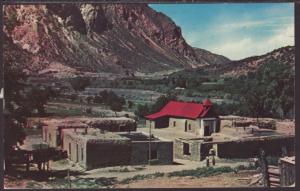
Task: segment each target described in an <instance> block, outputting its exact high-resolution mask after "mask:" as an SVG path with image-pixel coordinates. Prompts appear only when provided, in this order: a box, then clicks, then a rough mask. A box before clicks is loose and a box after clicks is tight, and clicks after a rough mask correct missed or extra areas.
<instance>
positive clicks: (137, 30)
mask: <svg viewBox="0 0 300 191" xmlns="http://www.w3.org/2000/svg"><path fill="white" fill-rule="evenodd" d="M4 32H5V33H6V34H7V36H8V38H11V39H12V41H9V42H13V43H14V44H15V45H16V46H18V47H19V48H20V49H22V50H23V51H25V52H26V54H29V55H30V61H26V62H24V63H22V66H23V67H24V68H26V69H27V70H28V71H30V72H32V73H33V72H40V71H47V70H48V71H50V72H61V71H65V72H70V73H74V72H76V71H77V72H78V71H80V72H112V73H127V74H128V73H134V72H142V73H149V72H154V71H161V70H172V69H181V68H199V67H202V66H206V65H213V64H223V63H228V62H229V59H227V58H225V57H223V56H219V55H216V54H213V53H210V52H208V51H205V50H202V49H195V48H193V47H191V46H190V45H188V44H187V43H186V41H185V39H184V38H183V36H182V34H181V29H180V27H178V26H177V25H176V24H175V23H174V22H173V21H172V20H171V19H170V18H169V17H167V16H166V15H164V14H162V13H159V12H156V11H154V10H153V9H151V8H150V7H149V6H148V5H146V4H48V5H7V6H5V7H4Z"/></svg>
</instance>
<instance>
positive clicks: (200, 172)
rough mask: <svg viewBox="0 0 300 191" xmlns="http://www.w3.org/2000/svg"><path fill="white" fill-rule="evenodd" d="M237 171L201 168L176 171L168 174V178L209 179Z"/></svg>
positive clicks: (224, 168) (226, 167) (225, 167)
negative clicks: (191, 177)
mask: <svg viewBox="0 0 300 191" xmlns="http://www.w3.org/2000/svg"><path fill="white" fill-rule="evenodd" d="M234 171H235V170H234V169H233V168H231V167H229V166H224V167H217V168H213V167H201V168H197V169H193V170H182V171H175V172H171V173H169V174H168V177H175V176H179V177H183V176H193V177H207V176H213V175H218V174H222V173H229V172H234Z"/></svg>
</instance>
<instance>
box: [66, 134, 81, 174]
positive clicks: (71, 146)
mask: <svg viewBox="0 0 300 191" xmlns="http://www.w3.org/2000/svg"><path fill="white" fill-rule="evenodd" d="M63 131H64V130H63ZM63 139H64V141H63V150H65V151H67V153H68V157H69V159H70V160H72V161H74V162H77V163H79V164H80V165H81V166H82V167H84V168H85V167H86V154H85V153H86V142H84V141H82V140H81V139H75V138H73V137H72V136H70V135H68V134H66V135H64V138H63Z"/></svg>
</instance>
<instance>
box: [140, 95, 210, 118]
mask: <svg viewBox="0 0 300 191" xmlns="http://www.w3.org/2000/svg"><path fill="white" fill-rule="evenodd" d="M211 106H212V103H211V101H210V100H209V99H206V100H204V102H203V104H199V103H188V102H178V101H170V102H169V103H167V104H166V105H165V106H164V107H163V108H162V109H161V110H160V111H159V112H156V113H153V114H151V115H147V116H145V117H146V118H147V119H157V118H160V117H164V116H171V117H182V118H190V119H196V118H199V117H204V116H205V115H206V114H207V112H208V111H209V110H210V108H211Z"/></svg>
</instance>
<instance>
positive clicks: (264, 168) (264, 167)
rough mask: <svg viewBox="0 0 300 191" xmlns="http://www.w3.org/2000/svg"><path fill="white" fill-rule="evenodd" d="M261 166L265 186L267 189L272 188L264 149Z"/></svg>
mask: <svg viewBox="0 0 300 191" xmlns="http://www.w3.org/2000/svg"><path fill="white" fill-rule="evenodd" d="M260 165H261V172H262V178H263V184H264V186H265V187H270V181H269V173H268V162H267V160H266V154H265V151H264V150H263V149H260Z"/></svg>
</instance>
